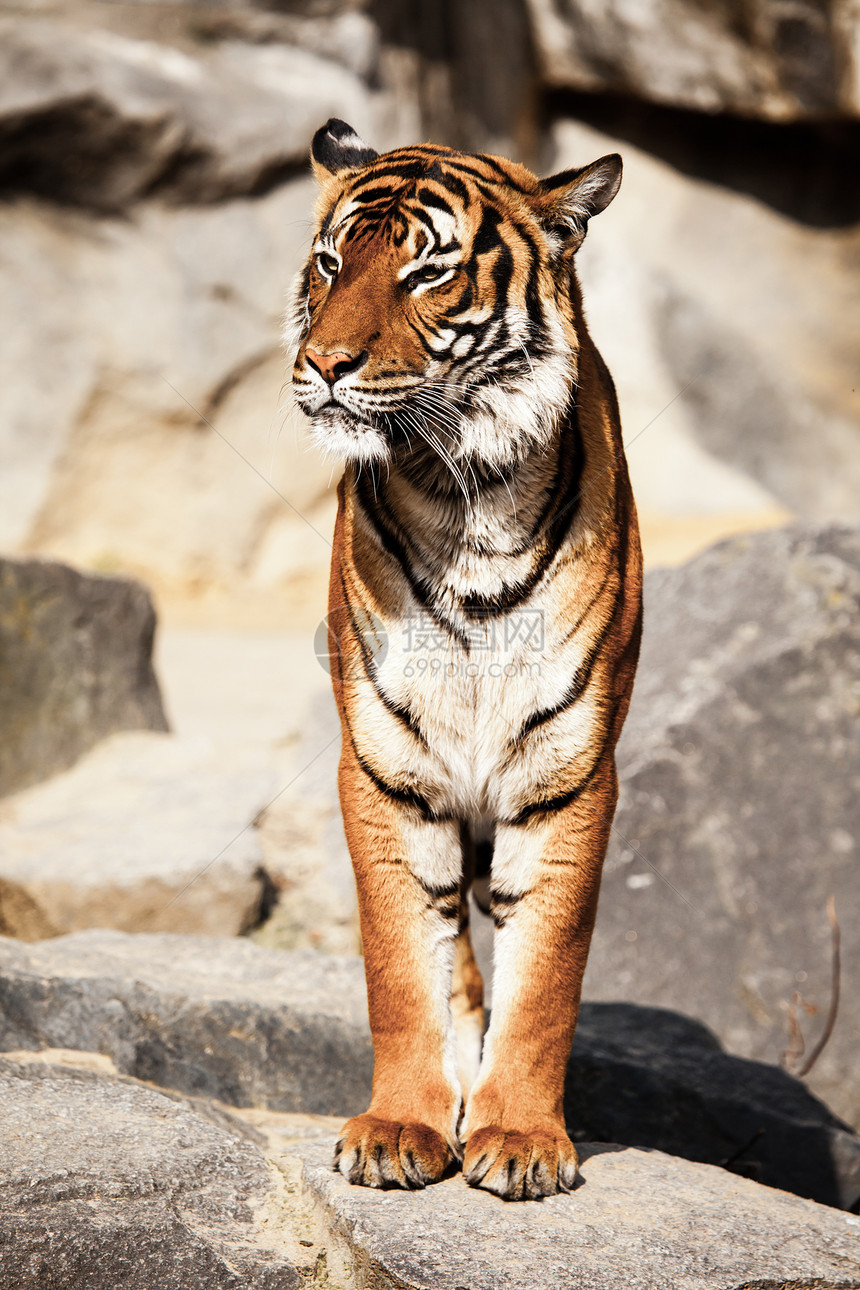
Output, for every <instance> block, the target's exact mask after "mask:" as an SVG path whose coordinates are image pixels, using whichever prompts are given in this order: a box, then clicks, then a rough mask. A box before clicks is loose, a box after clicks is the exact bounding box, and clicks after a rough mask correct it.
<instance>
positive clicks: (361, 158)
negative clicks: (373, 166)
mask: <svg viewBox="0 0 860 1290" xmlns="http://www.w3.org/2000/svg"><path fill="white" fill-rule="evenodd" d="M378 156H379V153H378V152H375V151H374V150H373V148H369V147H368V146H367V144H366V143H365V142H364V141H363V140H362V139H359V137H358V135H357V134H356V133H355V131H354V130H353V128H352V126H351V125H347V123H346V122H345V121H339V120H338V118H337V117H336V116H333V117H331V118H330V120H328V121H326V123H325V125H324V126H321V127H320V129H319V130H317V132H316V134H315V135H314V137H313V142H312V143H311V164H312V165H313V168H314V174H315V175H316V177H317V179H319V180H324V179H328V178H329V177H330V176H331V175H341V174H343V173H344V172H345V171H347V170H361V168H362V166H369V165H370V163H371V161H375V160H376V158H377V157H378Z"/></svg>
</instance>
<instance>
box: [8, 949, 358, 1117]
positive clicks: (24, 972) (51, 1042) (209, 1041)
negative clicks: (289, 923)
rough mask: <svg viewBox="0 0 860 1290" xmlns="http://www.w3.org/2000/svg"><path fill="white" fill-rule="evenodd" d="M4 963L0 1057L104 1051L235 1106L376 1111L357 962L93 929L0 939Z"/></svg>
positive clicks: (167, 1082)
mask: <svg viewBox="0 0 860 1290" xmlns="http://www.w3.org/2000/svg"><path fill="white" fill-rule="evenodd" d="M0 962H2V965H3V966H2V969H0V973H2V974H0V1018H2V1019H0V1051H6V1052H8V1051H10V1050H15V1049H39V1048H71V1049H83V1050H87V1051H91V1052H97V1053H104V1054H106V1055H107V1056H109V1057H110V1058H111V1059H112V1060H113V1061H114V1063H115V1064H116V1067H117V1068H118V1070H120V1071H121V1072H123V1073H124V1074H127V1075H134V1076H136V1077H137V1078H138V1079H145V1080H150V1081H152V1082H153V1083H155V1084H160V1085H162V1086H164V1087H167V1088H172V1089H176V1090H177V1091H179V1092H182V1093H192V1094H195V1095H198V1096H206V1097H213V1098H217V1099H218V1100H219V1101H221V1102H227V1103H231V1104H233V1105H235V1106H268V1107H271V1108H272V1109H274V1110H278V1111H305V1112H318V1113H321V1114H327V1113H328V1114H341V1115H354V1114H357V1113H358V1112H360V1111H363V1110H365V1109H366V1106H367V1100H368V1097H369V1093H370V1078H371V1072H372V1065H373V1056H372V1048H371V1042H370V1031H369V1028H368V1024H367V1004H366V997H365V988H364V972H363V968H362V964H361V960H360V959H357V958H349V959H348V958H343V959H338V958H334V957H328V956H326V955H318V954H315V953H314V951H312V950H304V951H301V950H297V951H294V952H292V953H277V952H275V951H267V950H263V949H259V948H258V947H257V946H255V945H252V944H251V943H250V942H249V941H246V940H234V939H230V938H223V939H221V938H217V937H195V936H173V935H168V934H163V935H144V934H139V935H134V936H131V935H125V934H123V933H121V932H96V931H93V932H81V933H78V934H75V935H72V936H64V937H60V938H58V939H56V940H53V941H44V942H41V943H39V944H36V945H28V946H23V945H20V944H18V943H17V942H15V941H11V940H0Z"/></svg>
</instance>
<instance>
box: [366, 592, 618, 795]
mask: <svg viewBox="0 0 860 1290" xmlns="http://www.w3.org/2000/svg"><path fill="white" fill-rule="evenodd" d="M554 590H555V593H556V595H557V594H558V591H559V588H558V586H557V585H556V584H555V581H554V580H553V579H549V580H548V582H547V585H546V586H545V587H544V586H541V587H540V588H538V589H537V590H536V591H535V592H534V593H533V594H532V595H530V596H529V597H528V598H527V599H525V600H524V602H523V603H522V604H521V605H518V606H516V607H515V608H514V609H512V610H510V611H508V612H505V613H497V612H493V611H487V612H486V613H485V614H480V615H472V616H471V617H469V618H465V617H463V616H459V617H456V618H455V620H454V626H455V628H456V630H452V629H451V626H450V625H449V623H447V622H446V621H440V618H441V616H439V615H434V614H433V613H431V612H429V611H428V609H427V608H426V607H424V606H421V605H420V604H418V603H417V602H413V603H412V605H411V607H410V609H409V611H408V612H407V613H405V614H403V615H402V616H400V617H399V618H397V619H392V620H390V621H389V622H388V623H387V625H386V641H385V648H384V650H379V651H378V652H377V654H376V656H375V658H374V660H373V664H372V666H371V668H367V667H366V666H365V664H366V660H362V666H361V667H356V669H355V672H354V677H353V687H352V696H353V701H352V704H351V708H352V712H353V738H354V739H355V740H356V744H357V746H358V747H360V749H362V750H363V751H364V754H365V755H366V756H367V757H368V758H369V759H370V760H371V762H372V764H373V766H374V769H375V770H376V771H377V772H378V773H379V774H380V775H381V776H382V777H384V778H386V780H387V781H389V782H390V781H391V780H392V777H395V778H396V777H398V776H399V777H400V778H401V779H402V781H403V782H404V783H408V784H409V785H410V786H412V787H414V788H415V789H416V790H417V791H418V792H419V793H420V794H421V795H422V796H423V797H425V798H426V799H427V800H429V801H430V802H431V803H432V804H433V806H434V808H435V809H436V810H438V811H439V812H443V813H450V814H453V815H457V816H459V817H461V818H462V817H466V818H476V817H480V816H491V817H494V818H506V817H509V816H512V815H515V814H516V813H517V810H518V809H519V808H520V806H521V805H522V803H524V802H526V801H530V800H532V799H533V798H534V797H535V796H536V795H537V796H551V795H552V792H553V786H554V784H555V782H556V781H560V780H562V779H564V776H565V773H566V772H567V771H568V770H569V768H570V767H571V766H572V765H573V764H574V763H575V762H576V761H577V759H580V758H583V757H586V756H587V755H588V750H589V749H590V748H591V747H592V746H593V745H594V743H595V740H596V738H597V734H598V730H599V723H600V711H599V705H596V704H595V702H594V698H593V696H589V695H588V694H587V693H586V694H583V696H582V697H581V698H580V700H579V701H578V702H577V703H576V704H575V705H571V707H570V708H568V709H567V710H565V711H563V712H561V713H560V714H558V715H557V716H555V717H554V718H553V719H552V720H551V722H550V721H549V720H547V714H549V713H552V712H554V711H555V709H556V708H557V707H558V706H559V705H560V704H561V703H562V702H563V700H564V697H565V695H566V694H567V693H568V692H569V690H570V686H571V682H572V679H573V678H574V677H575V676H576V675H577V672H578V671H580V670H581V669H582V666H583V664H584V661H585V658H586V655H587V651H588V641H587V639H586V638H584V637H583V636H582V635H581V634H580V633H577V632H573V633H571V631H570V627H571V621H572V617H573V607H572V606H571V607H570V610H569V612H568V611H566V610H565V607H564V605H559V604H558V603H555V601H554V597H553V591H554ZM464 636H465V639H464Z"/></svg>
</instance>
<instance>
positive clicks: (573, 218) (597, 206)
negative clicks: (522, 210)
mask: <svg viewBox="0 0 860 1290" xmlns="http://www.w3.org/2000/svg"><path fill="white" fill-rule="evenodd" d="M620 187H621V158H620V157H619V155H618V153H617V152H612V153H610V154H609V156H607V157H600V158H599V159H598V160H597V161H592V163H591V165H590V166H583V167H582V169H581V170H563V171H562V172H561V174H559V175H552V176H551V177H550V178H549V179H542V180H541V184H540V192H541V206H542V215H543V220H544V225H545V227H546V228H547V229H548V230H549V231H550V232H552V233H555V234H556V235H557V236H558V237H560V238H561V241H562V243H563V245H564V246H565V247H567V249H568V250H571V251H575V250H576V249H577V247H579V246H581V244H582V240H583V238H584V237H585V233H586V230H587V228H588V221H589V220H590V219H591V217H592V216H593V215H599V214H600V212H601V211H603V210H606V207H607V206H608V205H609V203H610V202H611V201H612V199H613V197H614V196H615V194H616V193H617V192H618V189H619V188H620Z"/></svg>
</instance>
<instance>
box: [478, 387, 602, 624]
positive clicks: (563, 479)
mask: <svg viewBox="0 0 860 1290" xmlns="http://www.w3.org/2000/svg"><path fill="white" fill-rule="evenodd" d="M561 443H562V447H563V448H567V449H568V450H567V451H566V452H564V453H563V463H564V469H563V471H562V473H561V474H560V475H557V476H556V478H557V480H558V489H557V491H556V494H555V496H554V497H553V498H552V499H551V502H550V504H549V505H548V506H547V507H546V508H545V511H546V512H549V511H551V510H553V508H554V507H553V504H554V506H555V508H557V509H555V514H554V515H553V516H552V517H551V519H550V523H549V528H548V530H547V538H546V541H545V543H544V545H543V549H542V550H541V552H540V555H539V556H538V558H537V560H536V561H535V563H534V565H533V566H532V568H531V569H530V570H529V573H528V575H527V576H526V577H525V578H524V579H523V580H522V581H521V582H515V583H511V584H509V585H508V586H507V587H505V588H503V590H502V591H501V592H499V593H497V594H496V595H493V596H483V595H478V594H475V595H472V596H468V597H466V598H464V600H463V601H462V602H461V608H462V611H463V613H464V614H465V615H466V616H467V617H469V618H480V617H482V616H483V615H484V614H487V613H489V612H497V613H507V612H509V611H510V610H511V609H515V608H516V607H517V605H520V604H522V602H523V601H524V600H527V599H528V597H529V596H530V595H531V594H532V592H533V591H534V589H535V587H536V586H537V584H538V583H539V582H540V580H541V578H542V577H543V575H544V574H545V573H546V571H547V569H548V568H549V566H550V564H551V563H552V561H553V560H554V559H555V557H556V555H557V554H558V551H559V548H560V547H561V544H562V542H563V541H564V539H565V537H566V536H567V534H568V533H569V532H570V527H571V525H572V524H573V520H574V515H575V510H574V509H573V508H572V506H570V505H569V504H568V501H567V499H568V498H569V496H570V494H571V493H572V492H573V491H574V489H575V488H576V487H577V486H578V484H579V480H580V478H581V476H582V469H583V465H584V460H585V454H584V450H583V445H582V438H581V435H580V433H579V420H578V412H577V408H576V405H575V404H573V403H572V404H571V406H570V408H569V409H568V430H567V433H566V434H565V432H562V440H561Z"/></svg>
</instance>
